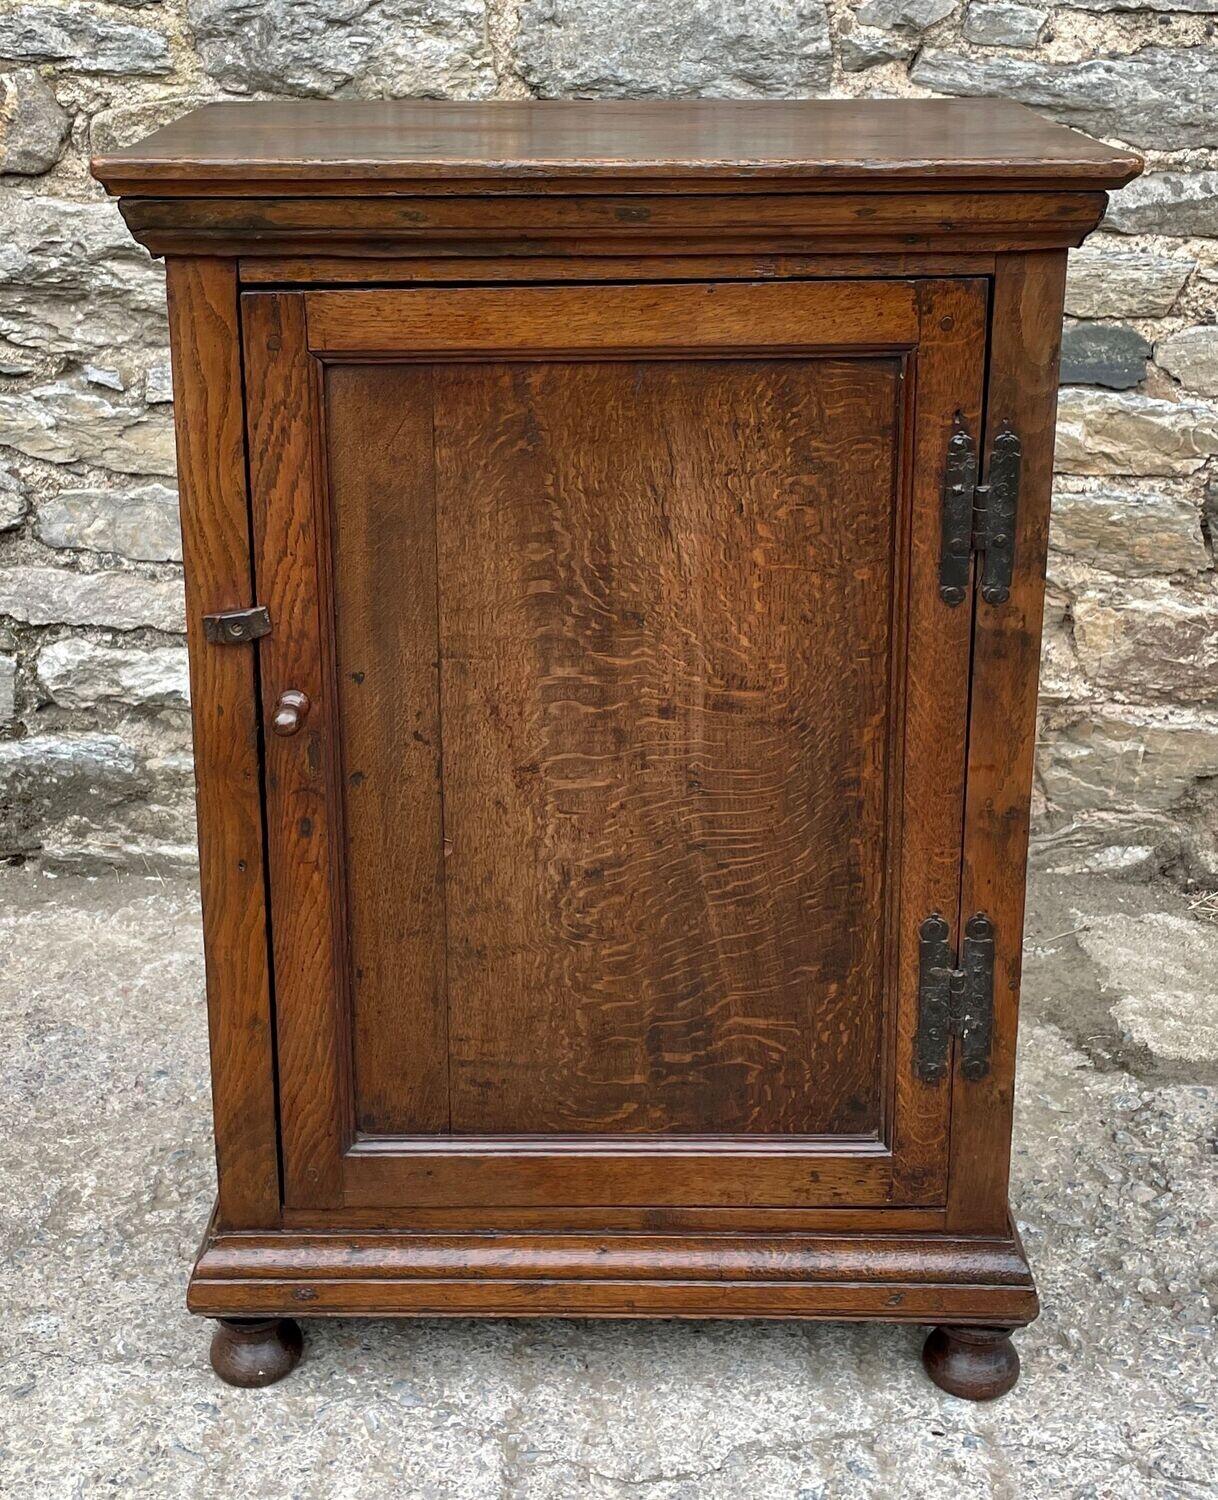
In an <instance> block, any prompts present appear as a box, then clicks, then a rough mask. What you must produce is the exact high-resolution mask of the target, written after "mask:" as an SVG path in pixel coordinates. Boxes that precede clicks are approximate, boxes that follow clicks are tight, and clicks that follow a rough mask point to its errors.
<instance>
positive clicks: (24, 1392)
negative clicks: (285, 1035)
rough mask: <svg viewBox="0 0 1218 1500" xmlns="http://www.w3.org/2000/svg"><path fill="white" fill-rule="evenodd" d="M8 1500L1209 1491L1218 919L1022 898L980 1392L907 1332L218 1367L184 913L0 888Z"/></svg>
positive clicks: (392, 1348) (693, 1329)
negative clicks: (250, 1379) (226, 1378)
mask: <svg viewBox="0 0 1218 1500" xmlns="http://www.w3.org/2000/svg"><path fill="white" fill-rule="evenodd" d="M0 953H3V954H4V955H5V957H4V960H3V964H2V965H0V985H2V986H3V1000H2V1003H0V1155H2V1160H3V1171H2V1173H0V1180H2V1181H3V1182H4V1184H5V1189H4V1192H3V1194H2V1195H0V1308H2V1309H3V1331H4V1337H3V1342H2V1344H0V1495H4V1496H6V1497H7V1496H13V1497H19V1500H26V1497H37V1500H60V1497H62V1500H76V1497H84V1496H103V1495H122V1496H150V1497H156V1500H176V1497H179V1496H182V1497H187V1496H188V1497H191V1500H196V1497H199V1500H213V1497H225V1496H242V1497H244V1496H249V1495H258V1496H260V1497H270V1500H279V1497H283V1500H288V1497H291V1500H297V1497H299V1500H314V1497H316V1500H321V1497H325V1500H381V1497H386V1500H388V1497H391V1496H392V1497H394V1500H410V1497H443V1500H466V1497H469V1500H484V1497H511V1500H517V1497H519V1500H574V1497H584V1496H588V1497H593V1500H627V1497H647V1500H764V1497H770V1496H774V1497H783V1500H813V1497H817V1500H820V1497H825V1500H855V1497H872V1496H884V1497H886V1500H900V1497H906V1496H932V1495H933V1496H935V1497H936V1500H944V1497H953V1496H968V1497H981V1496H993V1497H999V1500H1005V1497H1014V1496H1019V1497H1025V1496H1026V1497H1042V1496H1043V1497H1053V1500H1060V1497H1065V1496H1079V1497H1092V1500H1125V1497H1129V1500H1144V1497H1147V1496H1154V1497H1177V1496H1178V1497H1181V1500H1192V1497H1197V1496H1203V1495H1210V1494H1213V1493H1214V1492H1215V1490H1214V1484H1215V1480H1214V1476H1215V1475H1216V1474H1218V1418H1216V1415H1215V1410H1214V1408H1215V1405H1216V1404H1218V1340H1216V1339H1215V1337H1214V1321H1213V1314H1214V1306H1213V1299H1214V1293H1215V1285H1214V1276H1215V1270H1216V1268H1218V1243H1216V1229H1215V1225H1216V1221H1218V1172H1216V1170H1215V1161H1216V1158H1215V1155H1214V1140H1213V1134H1214V1124H1215V1102H1216V1100H1218V1094H1216V1093H1215V1088H1214V1085H1215V1083H1216V1081H1218V1037H1216V1035H1215V1019H1216V1011H1218V999H1216V995H1215V976H1216V975H1218V922H1213V921H1208V920H1206V918H1205V916H1204V914H1203V913H1202V912H1200V911H1197V912H1191V911H1190V910H1189V905H1188V901H1187V899H1186V898H1185V897H1183V896H1181V895H1180V893H1179V892H1178V891H1176V890H1174V889H1171V888H1168V887H1150V886H1133V885H1122V884H1117V883H1113V882H1104V881H1100V880H1097V879H1096V878H1094V877H1087V878H1083V877H1072V878H1050V877H1040V879H1039V880H1038V881H1037V882H1036V883H1035V884H1034V887H1033V892H1032V911H1031V919H1030V923H1029V940H1028V962H1027V972H1026V983H1025V996H1026V1009H1025V1026H1024V1031H1023V1074H1022V1089H1021V1093H1020V1103H1019V1119H1018V1139H1017V1154H1016V1164H1015V1186H1014V1203H1015V1208H1016V1215H1017V1218H1018V1220H1019V1222H1020V1224H1021V1226H1022V1228H1023V1233H1024V1238H1025V1241H1026V1243H1027V1247H1028V1250H1029V1252H1030V1254H1031V1257H1032V1260H1033V1263H1034V1265H1035V1268H1036V1271H1037V1273H1038V1277H1039V1281H1040V1287H1041V1294H1042V1299H1043V1303H1044V1312H1043V1315H1042V1317H1041V1319H1040V1321H1039V1322H1038V1323H1036V1324H1035V1325H1034V1326H1033V1327H1032V1328H1031V1329H1029V1330H1028V1331H1027V1332H1026V1333H1025V1334H1024V1335H1022V1337H1021V1339H1020V1347H1021V1350H1022V1354H1023V1359H1024V1372H1025V1373H1024V1380H1023V1382H1022V1384H1021V1385H1020V1386H1019V1387H1018V1388H1017V1389H1016V1391H1015V1392H1014V1393H1013V1394H1012V1395H1011V1396H1009V1397H1007V1398H1006V1399H1005V1400H1004V1401H1002V1402H1000V1403H997V1404H995V1405H992V1406H989V1407H977V1406H971V1405H968V1404H966V1403H962V1402H957V1401H954V1400H952V1399H951V1398H949V1397H947V1396H944V1395H942V1394H941V1393H939V1392H938V1391H936V1390H935V1389H934V1388H933V1387H931V1386H930V1385H929V1383H928V1382H927V1381H926V1380H925V1379H924V1377H923V1376H922V1374H921V1373H920V1370H919V1367H918V1361H917V1353H918V1345H919V1334H918V1332H917V1331H916V1330H913V1329H900V1328H884V1327H861V1326H860V1327H850V1326H833V1325H815V1324H813V1325H797V1324H777V1323H769V1324H767V1323H752V1324H713V1323H706V1324H684V1325H683V1324H667V1325H666V1324H645V1323H621V1324H595V1323H571V1324H563V1323H558V1322H542V1323H527V1322H526V1323H516V1324H510V1323H481V1324H480V1323H476V1322H459V1323H449V1324H442V1323H435V1322H433V1323H422V1324H409V1323H403V1324H392V1323H389V1322H373V1323H355V1322H339V1323H333V1324H320V1325H318V1324H314V1325H312V1326H311V1328H310V1330H309V1333H308V1338H309V1347H308V1351H307V1356H306V1361H305V1363H304V1364H303V1365H302V1366H301V1368H300V1369H299V1370H298V1371H297V1372H296V1374H295V1375H293V1376H292V1377H291V1379H290V1380H288V1381H287V1382H285V1383H284V1384H283V1385H280V1386H277V1387H274V1388H272V1389H270V1390H266V1391H255V1392H239V1391H234V1390H231V1389H229V1388H227V1387H225V1386H223V1385H221V1384H220V1383H219V1382H218V1381H216V1380H215V1379H214V1378H213V1376H212V1375H211V1373H210V1371H209V1369H208V1366H207V1362H206V1332H205V1329H204V1327H203V1326H201V1325H200V1324H198V1323H197V1322H195V1321H194V1320H193V1319H191V1318H190V1317H189V1316H188V1315H187V1314H186V1312H185V1311H184V1309H183V1300H182V1299H183V1285H184V1280H185V1276H186V1271H187V1268H188V1266H189V1262H190V1258H191V1255H192V1253H193V1251H194V1249H195V1244H196V1239H197V1236H198V1234H199V1231H200V1229H201V1227H202V1225H203V1222H204V1219H205V1218H206V1215H207V1212H208V1208H209V1206H210V1202H211V1197H212V1190H213V1185H212V1158H211V1142H210V1138H209V1129H208V1092H207V1073H206V1048H205V1035H204V1017H203V1006H202V978H201V963H200V952H199V926H198V914H197V903H196V896H195V891H194V889H193V887H192V886H191V885H190V884H189V883H186V882H177V883H168V884H167V883H164V882H162V881H160V880H154V879H143V878H139V877H136V876H122V877H118V876H110V877H107V878H104V879H95V880H84V879H80V878H60V879H58V880H52V879H49V878H47V877H46V876H43V875H38V874H36V873H33V872H32V871H23V870H3V871H0Z"/></svg>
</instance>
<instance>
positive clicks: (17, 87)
mask: <svg viewBox="0 0 1218 1500" xmlns="http://www.w3.org/2000/svg"><path fill="white" fill-rule="evenodd" d="M71 124H72V122H71V120H70V119H69V118H68V116H67V114H66V112H65V111H64V110H62V109H60V107H59V104H58V101H57V100H56V98H55V95H54V94H53V93H52V92H51V91H50V89H49V88H47V86H46V84H45V83H44V82H43V81H42V78H41V77H40V75H39V74H38V73H37V72H36V71H35V70H34V69H33V68H18V69H17V70H16V71H15V72H13V73H0V173H4V172H12V173H14V174H15V175H17V176H19V177H37V176H38V175H39V173H41V172H49V171H50V170H51V168H52V167H53V166H54V165H55V163H56V162H57V161H58V160H59V158H60V156H61V155H62V154H63V147H64V142H65V141H66V140H67V138H68V131H69V129H70V128H71Z"/></svg>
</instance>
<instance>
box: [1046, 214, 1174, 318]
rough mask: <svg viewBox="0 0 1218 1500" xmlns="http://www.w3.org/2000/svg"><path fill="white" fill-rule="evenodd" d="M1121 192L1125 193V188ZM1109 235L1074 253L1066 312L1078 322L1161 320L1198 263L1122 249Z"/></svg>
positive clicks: (1067, 287) (1102, 236)
mask: <svg viewBox="0 0 1218 1500" xmlns="http://www.w3.org/2000/svg"><path fill="white" fill-rule="evenodd" d="M1122 191H1127V189H1123V190H1122ZM1109 238H1110V237H1109V236H1107V235H1100V236H1099V237H1098V239H1097V240H1096V241H1093V242H1092V243H1091V244H1089V245H1083V246H1082V247H1081V248H1080V249H1078V250H1071V252H1070V268H1069V273H1068V275H1067V277H1066V311H1067V312H1068V313H1069V314H1070V316H1071V317H1074V318H1161V317H1164V316H1165V315H1166V314H1167V313H1169V312H1171V310H1172V308H1173V307H1174V306H1175V303H1176V298H1177V297H1178V296H1179V295H1180V292H1181V291H1182V290H1183V287H1184V283H1185V282H1186V281H1187V280H1188V278H1189V275H1190V274H1191V273H1192V272H1193V271H1194V270H1195V269H1196V267H1197V262H1196V261H1195V260H1187V259H1185V258H1184V257H1183V256H1178V255H1158V254H1156V253H1155V252H1154V251H1150V250H1124V249H1118V248H1114V247H1113V246H1112V245H1111V244H1108V243H1105V241H1106V240H1109Z"/></svg>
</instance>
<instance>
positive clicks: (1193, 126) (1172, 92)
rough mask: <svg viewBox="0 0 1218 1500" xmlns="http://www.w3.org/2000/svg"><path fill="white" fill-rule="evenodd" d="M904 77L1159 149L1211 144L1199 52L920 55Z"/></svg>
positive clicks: (1216, 129) (1215, 133)
mask: <svg viewBox="0 0 1218 1500" xmlns="http://www.w3.org/2000/svg"><path fill="white" fill-rule="evenodd" d="M910 77H911V78H912V79H913V80H914V82H915V83H920V84H921V85H922V86H923V87H924V88H929V89H934V90H935V91H936V92H938V93H940V94H961V95H965V96H968V97H978V98H989V97H991V96H995V95H997V96H999V97H1004V98H1008V99H1018V100H1019V101H1020V102H1021V103H1023V104H1030V105H1032V106H1033V107H1035V108H1037V109H1040V110H1043V111H1044V112H1045V113H1046V114H1048V115H1051V116H1052V117H1053V118H1054V119H1056V120H1060V121H1061V122H1062V123H1063V124H1066V125H1073V126H1076V127H1077V128H1078V129H1079V130H1086V131H1089V132H1090V133H1091V134H1093V135H1100V136H1105V137H1107V138H1109V139H1114V140H1120V141H1129V142H1131V143H1133V144H1134V145H1139V146H1150V147H1154V148H1155V149H1157V150H1160V151H1180V150H1183V149H1185V148H1186V147H1190V146H1214V145H1218V68H1215V67H1214V63H1213V58H1212V57H1211V56H1209V55H1208V54H1207V53H1206V52H1205V51H1204V50H1203V49H1200V48H1196V49H1193V48H1187V47H1145V48H1143V49H1142V51H1140V52H1134V53H1131V54H1130V55H1129V56H1126V57H1097V58H1092V59H1090V60H1089V61H1086V62H1078V63H1049V62H1039V61H1033V60H1032V59H1030V58H1022V57H1000V56H989V57H969V56H966V55H965V54H963V53H955V52H931V51H925V52H923V53H922V54H921V55H920V56H919V57H918V60H917V61H916V62H915V63H914V65H913V68H912V70H911V72H910ZM1114 196H1115V198H1116V201H1117V202H1118V203H1119V202H1120V201H1121V197H1122V194H1121V193H1117V194H1115V195H1114ZM1215 213H1216V214H1218V206H1216V207H1215Z"/></svg>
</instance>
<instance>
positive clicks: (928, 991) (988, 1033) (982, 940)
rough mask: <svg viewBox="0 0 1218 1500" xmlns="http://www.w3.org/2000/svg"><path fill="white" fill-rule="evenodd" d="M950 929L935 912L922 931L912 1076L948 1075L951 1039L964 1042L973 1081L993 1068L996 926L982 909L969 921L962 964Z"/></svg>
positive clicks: (963, 1057)
mask: <svg viewBox="0 0 1218 1500" xmlns="http://www.w3.org/2000/svg"><path fill="white" fill-rule="evenodd" d="M950 933H951V929H950V928H949V927H948V925H947V922H946V920H945V919H944V918H943V917H941V916H940V915H939V913H938V912H935V913H934V914H933V915H932V916H929V917H927V918H926V920H925V921H924V922H923V923H922V926H921V927H920V928H919V929H918V1030H917V1035H916V1036H915V1038H914V1062H913V1066H914V1076H915V1077H916V1078H920V1079H921V1080H922V1081H923V1082H924V1083H938V1082H939V1080H940V1079H941V1078H943V1077H944V1076H945V1075H946V1073H947V1060H948V1054H949V1050H950V1044H951V1038H952V1037H957V1038H958V1039H959V1042H960V1071H961V1072H962V1073H963V1074H964V1076H965V1078H967V1079H969V1080H970V1082H975V1081H976V1080H977V1079H978V1078H984V1077H985V1075H986V1074H987V1073H988V1072H989V1071H990V1046H991V1043H992V1040H993V1035H994V924H993V922H991V921H990V919H989V917H987V916H986V915H985V913H984V912H978V913H977V914H976V915H975V916H972V917H970V918H969V919H968V922H967V924H966V925H965V928H964V942H963V944H962V945H961V952H960V962H959V967H956V956H955V954H954V953H953V952H952V949H951V946H950V943H949V937H950Z"/></svg>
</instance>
